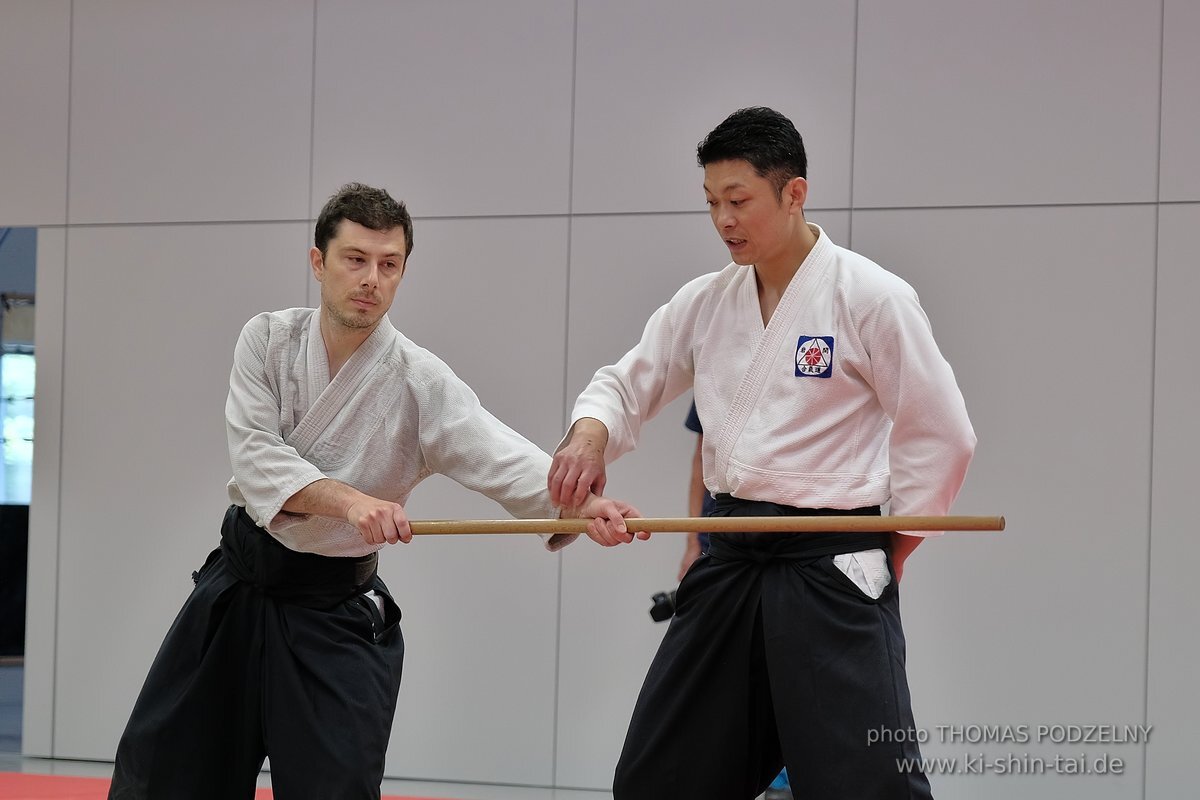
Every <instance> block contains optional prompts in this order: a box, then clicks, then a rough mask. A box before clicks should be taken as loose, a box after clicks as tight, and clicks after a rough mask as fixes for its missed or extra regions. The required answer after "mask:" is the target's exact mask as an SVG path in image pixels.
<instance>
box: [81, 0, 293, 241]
mask: <svg viewBox="0 0 1200 800" xmlns="http://www.w3.org/2000/svg"><path fill="white" fill-rule="evenodd" d="M73 36H74V40H73V60H72V84H71V145H70V146H71V175H70V192H71V197H70V216H71V221H72V222H162V221H172V222H173V221H198V220H217V221H224V220H275V219H303V218H304V217H305V216H306V214H305V208H306V206H305V203H306V199H307V196H308V187H309V164H310V158H309V142H310V136H311V125H310V121H311V119H312V52H313V47H312V38H313V8H312V4H311V3H307V2H296V0H266V1H265V2H255V3H239V2H236V1H235V0H217V2H210V3H202V4H201V3H180V2H176V3H146V2H139V1H138V0H95V1H94V2H87V3H77V4H75V13H74V28H73Z"/></svg>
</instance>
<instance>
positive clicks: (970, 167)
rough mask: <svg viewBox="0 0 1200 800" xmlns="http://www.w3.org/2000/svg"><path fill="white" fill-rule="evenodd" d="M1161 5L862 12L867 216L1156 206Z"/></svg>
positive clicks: (879, 3) (1061, 2)
mask: <svg viewBox="0 0 1200 800" xmlns="http://www.w3.org/2000/svg"><path fill="white" fill-rule="evenodd" d="M1160 19H1161V10H1160V3H1159V2H1158V0H1114V2H1112V3H1108V4H1106V5H1105V6H1104V10H1103V13H1099V12H1098V9H1097V8H1095V7H1092V6H1090V5H1089V4H1086V3H1078V2H1074V1H1073V0H1013V2H1006V3H961V2H955V0H913V1H912V2H906V3H893V2H887V0H862V1H861V2H860V3H859V13H858V20H859V22H858V83H857V91H856V104H855V105H856V112H855V120H854V124H855V135H854V151H855V152H854V205H855V207H858V208H862V207H871V206H875V207H879V206H901V207H907V206H927V205H984V204H986V205H997V204H1038V203H1097V202H1134V201H1153V200H1154V199H1155V174H1156V167H1157V165H1156V163H1155V160H1156V152H1157V142H1158V124H1157V117H1158V85H1159V50H1160V47H1159V41H1160V35H1161V32H1160Z"/></svg>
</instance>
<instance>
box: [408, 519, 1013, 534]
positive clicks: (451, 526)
mask: <svg viewBox="0 0 1200 800" xmlns="http://www.w3.org/2000/svg"><path fill="white" fill-rule="evenodd" d="M589 522H591V520H588V519H431V520H414V521H412V522H410V523H409V525H410V526H411V528H412V532H413V534H414V535H424V536H441V535H449V534H470V533H586V532H587V526H588V523H589ZM625 524H626V525H627V526H628V527H629V530H631V531H649V532H651V533H693V532H695V533H817V532H820V533H829V532H837V533H888V532H891V531H1002V530H1004V517H964V516H946V517H851V516H830V517H645V518H643V517H630V518H629V519H627V520H625Z"/></svg>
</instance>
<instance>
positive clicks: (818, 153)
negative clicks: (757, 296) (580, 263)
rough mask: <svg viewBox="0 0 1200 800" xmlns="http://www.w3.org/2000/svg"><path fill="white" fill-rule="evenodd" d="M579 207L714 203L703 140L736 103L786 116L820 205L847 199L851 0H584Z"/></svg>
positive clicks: (672, 207) (683, 207) (578, 98)
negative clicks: (705, 187) (700, 146)
mask: <svg viewBox="0 0 1200 800" xmlns="http://www.w3.org/2000/svg"><path fill="white" fill-rule="evenodd" d="M577 52H578V54H577V57H576V79H575V85H576V92H575V147H574V158H575V167H574V176H573V186H574V191H573V195H574V197H573V206H572V208H573V210H574V211H575V212H576V213H579V212H617V213H629V212H638V211H691V210H701V209H703V208H704V204H703V201H704V196H703V194H701V193H700V186H701V183H702V182H703V174H702V173H701V171H700V170H699V168H698V167H697V166H696V144H697V143H698V142H699V141H700V140H701V139H702V138H704V136H705V135H706V134H707V133H708V132H709V131H710V130H712V129H713V128H714V127H716V126H717V124H718V123H720V122H721V120H723V119H725V117H726V116H728V115H729V114H730V113H731V112H733V111H734V110H736V109H738V108H742V107H745V106H753V105H766V106H771V107H772V108H775V109H776V110H778V111H780V112H781V113H783V114H786V115H787V116H788V117H789V118H790V119H791V120H792V121H793V122H794V123H795V124H796V127H797V129H798V130H799V131H800V134H801V135H802V136H803V137H804V141H805V145H806V148H807V149H808V152H809V160H810V162H811V168H810V170H809V177H810V178H811V180H812V192H811V194H810V196H809V198H810V207H812V208H846V207H848V206H849V187H850V147H851V141H852V138H853V137H852V135H851V125H852V98H853V84H854V4H853V3H849V2H844V1H843V0H804V2H799V3H798V2H784V1H783V0H751V1H750V2H742V3H736V4H731V3H722V2H716V0H703V2H693V1H692V0H655V1H654V2H639V0H581V2H579V23H578V45H577Z"/></svg>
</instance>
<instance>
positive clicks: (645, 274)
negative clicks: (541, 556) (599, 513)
mask: <svg viewBox="0 0 1200 800" xmlns="http://www.w3.org/2000/svg"><path fill="white" fill-rule="evenodd" d="M810 217H811V219H812V221H814V222H817V223H818V224H821V225H822V226H824V227H825V229H826V230H827V232H828V233H829V235H830V236H831V237H833V238H834V240H835V241H838V242H844V241H845V240H846V238H845V237H846V230H847V227H848V222H849V214H848V213H845V212H826V213H824V214H821V213H817V212H814V213H813V214H811V215H810ZM728 263H729V253H728V251H727V250H726V249H725V247H724V245H723V244H722V243H721V241H720V240H719V239H718V238H717V234H716V232H715V231H714V230H713V228H712V223H711V222H710V220H709V218H708V215H707V214H705V213H699V214H688V215H674V214H671V215H645V216H620V217H585V218H580V219H576V220H575V221H574V223H573V228H572V239H571V316H570V322H569V325H570V338H569V358H568V369H567V374H568V381H567V385H568V390H567V408H568V410H569V409H570V407H571V406H572V405H574V402H575V398H576V396H577V395H578V394H579V392H580V391H582V390H583V388H584V387H585V386H586V385H587V382H588V381H589V380H590V379H591V376H592V373H593V372H594V371H595V370H596V369H598V368H600V367H602V366H604V365H605V364H610V363H612V362H614V361H616V360H617V359H618V358H620V357H621V356H622V355H623V354H624V353H625V351H626V350H628V349H629V348H630V347H632V346H633V345H634V344H635V343H636V342H637V341H638V339H639V338H640V336H641V333H642V328H643V327H644V325H645V323H646V320H647V319H649V317H650V315H651V314H652V313H653V312H654V310H655V309H656V308H657V307H658V306H660V305H662V304H663V303H665V302H666V301H667V300H669V299H670V298H671V296H672V295H673V294H674V293H675V291H676V290H677V289H678V288H679V287H681V286H682V285H683V284H684V283H686V282H687V281H688V280H690V279H692V278H694V277H696V276H698V275H702V274H704V273H706V272H714V271H717V270H719V269H721V268H723V267H724V266H725V265H726V264H728ZM690 402H691V394H690V393H685V394H684V395H683V396H682V397H680V398H679V399H678V400H676V401H675V402H673V403H672V404H671V405H669V406H667V408H665V409H664V410H663V411H662V412H661V413H660V414H659V416H658V417H657V418H656V420H655V421H654V422H652V423H651V424H650V425H648V426H647V427H646V428H645V429H644V430H643V438H642V442H641V443H640V445H639V447H638V449H637V450H635V451H634V452H633V453H630V454H628V455H626V456H624V457H622V458H621V459H620V460H619V461H617V462H616V463H615V464H612V465H611V466H610V467H609V470H608V475H609V481H608V487H607V488H606V489H605V493H606V494H608V495H610V496H612V497H618V498H621V499H624V500H628V501H629V502H631V503H633V504H634V505H635V506H637V507H638V509H639V510H640V511H641V512H642V513H643V514H644V515H646V516H653V517H670V516H686V515H687V491H688V480H689V475H690V470H691V463H692V453H693V451H694V449H695V442H696V440H695V434H693V433H691V432H690V431H688V430H686V429H685V428H684V426H683V422H684V419H685V418H686V417H687V411H688V405H689V403H690ZM683 547H684V540H683V537H682V536H681V535H678V534H661V535H657V536H654V537H652V538H651V539H650V541H649V542H634V543H633V544H632V545H630V546H628V547H618V548H612V549H604V548H601V547H599V546H597V545H595V544H593V543H592V542H590V541H585V542H578V543H576V544H574V545H572V546H571V547H570V548H568V549H567V550H566V551H565V552H564V554H563V595H562V644H561V646H560V656H559V658H560V667H559V720H558V773H557V783H558V784H559V785H560V786H573V787H584V788H593V789H609V788H611V786H612V776H613V769H614V767H615V766H616V763H617V757H618V756H619V755H620V751H621V744H622V742H623V741H624V739H625V730H626V727H627V726H628V724H629V717H630V714H632V712H633V704H634V701H635V700H636V699H637V693H638V690H639V689H640V688H641V685H642V680H643V678H644V677H645V674H646V668H647V667H648V666H649V664H650V659H651V657H652V656H653V655H654V650H655V649H656V648H657V647H658V642H659V640H660V639H661V638H662V634H663V631H664V630H665V625H658V624H655V623H654V622H653V621H652V620H651V619H650V617H649V615H648V613H647V612H648V609H649V608H650V598H651V595H653V594H654V593H655V592H659V591H663V590H666V589H671V588H673V587H674V586H675V585H676V580H675V578H676V575H677V573H678V571H679V562H680V559H681V558H682V556H683Z"/></svg>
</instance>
